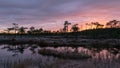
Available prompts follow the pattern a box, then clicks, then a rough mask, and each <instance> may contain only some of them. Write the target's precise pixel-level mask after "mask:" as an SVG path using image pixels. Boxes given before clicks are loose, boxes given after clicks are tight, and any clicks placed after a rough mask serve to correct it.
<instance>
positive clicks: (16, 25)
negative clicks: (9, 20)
mask: <svg viewBox="0 0 120 68" xmlns="http://www.w3.org/2000/svg"><path fill="white" fill-rule="evenodd" d="M13 28H14V30H15V33H17V30H18V28H19V27H18V24H16V23H13Z"/></svg>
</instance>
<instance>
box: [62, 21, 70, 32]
mask: <svg viewBox="0 0 120 68" xmlns="http://www.w3.org/2000/svg"><path fill="white" fill-rule="evenodd" d="M69 25H71V23H69V22H68V21H65V23H64V28H63V31H64V32H68V26H69Z"/></svg>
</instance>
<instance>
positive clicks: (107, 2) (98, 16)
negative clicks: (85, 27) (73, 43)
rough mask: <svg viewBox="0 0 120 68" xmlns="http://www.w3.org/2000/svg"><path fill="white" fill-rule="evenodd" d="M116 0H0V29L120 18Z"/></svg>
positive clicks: (53, 26) (56, 26)
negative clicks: (13, 25) (16, 24)
mask: <svg viewBox="0 0 120 68" xmlns="http://www.w3.org/2000/svg"><path fill="white" fill-rule="evenodd" d="M119 6H120V0H0V29H5V28H7V27H12V23H18V24H19V25H20V26H25V27H30V26H34V27H36V28H40V27H42V28H44V29H46V30H58V29H60V28H63V24H64V21H66V20H67V21H69V22H70V23H72V25H73V24H76V23H78V24H85V23H89V22H96V21H98V22H100V23H102V24H104V23H105V22H108V21H109V20H113V19H116V20H120V7H119Z"/></svg>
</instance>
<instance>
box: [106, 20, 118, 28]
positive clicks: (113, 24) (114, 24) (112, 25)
mask: <svg viewBox="0 0 120 68" xmlns="http://www.w3.org/2000/svg"><path fill="white" fill-rule="evenodd" d="M119 24H120V21H117V20H112V21H109V22H107V23H106V27H108V28H117V27H119Z"/></svg>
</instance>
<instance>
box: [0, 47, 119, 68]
mask: <svg viewBox="0 0 120 68" xmlns="http://www.w3.org/2000/svg"><path fill="white" fill-rule="evenodd" d="M40 49H51V50H55V51H59V52H74V51H76V50H77V52H78V53H85V54H87V55H91V56H92V58H88V59H77V60H76V59H63V58H59V57H53V56H47V55H42V54H39V52H38V51H39V50H40ZM0 68H120V50H119V48H101V49H100V48H99V49H98V48H92V47H90V48H84V47H77V48H73V47H56V48H54V47H39V46H37V45H0Z"/></svg>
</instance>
